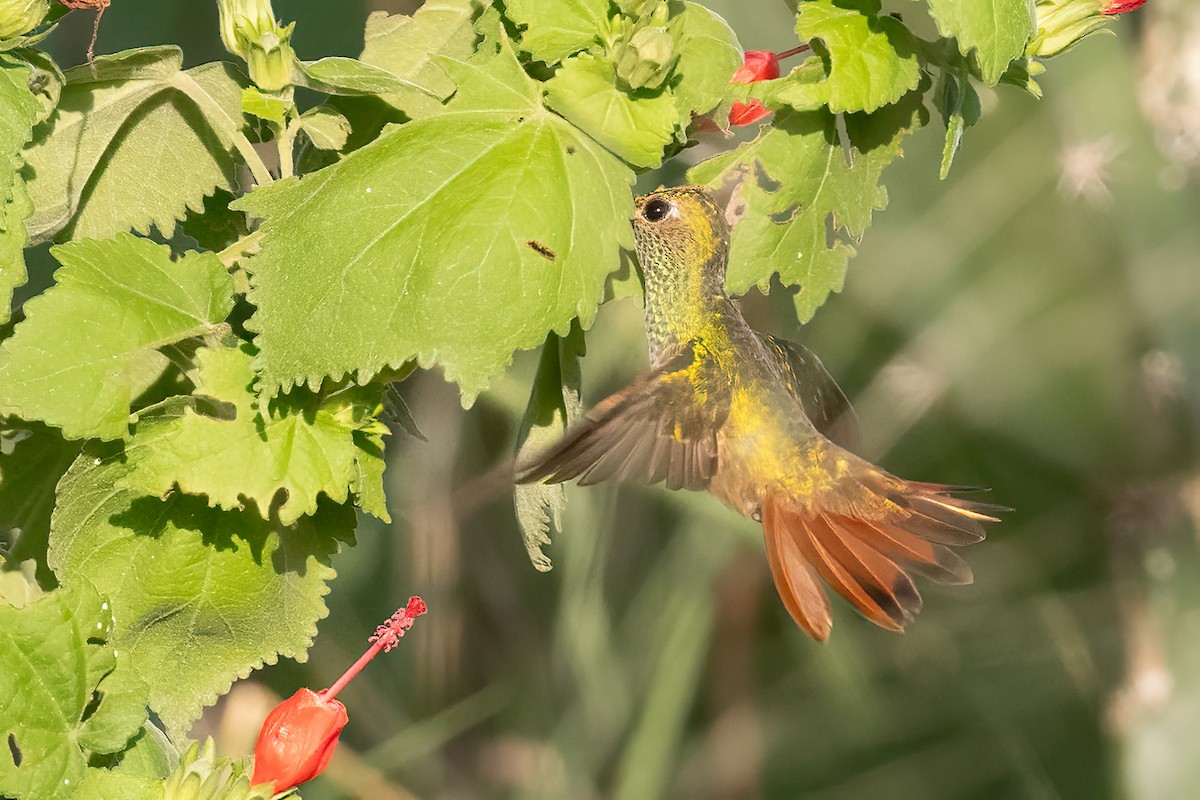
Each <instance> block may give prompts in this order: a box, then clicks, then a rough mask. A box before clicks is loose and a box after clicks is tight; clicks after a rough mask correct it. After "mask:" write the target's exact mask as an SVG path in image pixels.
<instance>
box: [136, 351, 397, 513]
mask: <svg viewBox="0 0 1200 800" xmlns="http://www.w3.org/2000/svg"><path fill="white" fill-rule="evenodd" d="M252 358H253V356H252V355H251V353H250V348H249V346H248V345H242V346H241V347H240V348H231V347H225V348H215V349H212V348H203V349H201V350H199V351H198V352H197V353H196V365H197V366H196V373H195V376H194V378H193V381H194V383H195V384H196V391H195V394H196V395H197V396H201V397H207V398H211V399H213V400H216V401H218V403H220V404H228V405H229V406H231V407H232V408H233V409H234V411H235V412H236V416H235V417H234V418H233V419H228V418H224V419H222V418H219V417H212V416H205V415H204V414H202V413H199V412H197V411H196V409H195V405H196V404H195V403H188V402H181V401H185V398H175V399H172V400H168V401H167V403H166V404H165V406H164V407H163V408H162V409H159V410H158V411H157V413H154V414H153V415H151V414H147V415H146V416H145V418H144V419H143V420H142V421H141V422H139V424H138V427H137V442H138V443H139V446H140V447H142V448H143V449H142V450H141V451H140V453H139V456H138V458H137V459H136V460H135V461H133V462H132V470H131V471H130V473H129V475H128V476H126V478H125V479H124V483H123V484H122V486H124V487H127V488H132V489H137V490H138V491H140V492H142V493H144V494H152V495H165V494H166V493H167V492H168V491H170V489H171V488H172V487H173V486H178V487H179V489H180V491H183V492H187V493H188V494H200V495H206V496H207V497H208V502H209V504H210V505H215V506H218V507H220V508H226V509H236V508H241V507H243V506H244V504H245V503H244V500H245V499H248V500H253V501H254V503H255V504H256V506H257V509H258V511H259V513H260V514H261V515H262V516H263V517H264V518H269V517H270V515H271V513H272V512H274V513H277V514H278V517H279V521H280V522H281V523H283V524H284V525H291V524H292V523H294V522H295V521H296V520H298V519H299V518H300V517H301V516H303V515H305V514H314V513H316V511H317V502H318V497H319V496H320V495H321V494H324V495H325V496H326V497H328V498H330V499H331V500H333V501H335V502H338V503H342V502H345V500H346V499H347V495H348V493H349V490H350V487H351V484H352V483H354V482H355V481H356V480H357V479H358V477H357V476H359V475H360V474H362V473H363V472H364V471H367V472H370V473H371V474H372V475H374V476H375V477H376V478H377V479H378V480H379V482H380V484H379V485H378V486H375V485H372V486H369V487H368V486H361V487H360V488H359V491H360V492H376V493H379V494H381V493H382V491H383V489H382V475H383V465H382V463H379V464H377V465H367V464H366V463H365V462H366V461H368V460H372V459H373V460H376V461H380V462H381V461H382V458H381V456H382V452H381V450H380V449H379V448H378V447H376V446H374V445H370V446H365V447H362V446H360V443H361V444H363V445H366V444H367V443H366V442H361V441H360V436H363V437H365V436H371V435H376V436H378V435H381V434H383V433H386V432H387V428H386V427H385V426H384V425H383V424H382V423H380V422H379V421H378V420H377V419H376V418H375V413H376V412H377V411H378V410H379V409H380V408H381V405H382V404H381V402H380V395H381V393H382V390H381V388H380V387H378V386H367V387H359V386H349V387H346V388H343V389H341V390H340V391H331V392H329V393H328V394H321V395H318V394H314V393H312V392H309V391H307V390H304V389H297V390H295V391H294V392H292V393H291V394H289V395H284V396H281V397H278V398H276V400H275V401H274V402H272V403H270V404H269V407H267V408H265V409H264V408H263V407H262V406H260V407H258V408H255V406H256V403H257V399H258V398H257V396H256V395H255V393H254V391H253V390H252V388H251V384H252V383H253V382H254V372H253V371H252V370H251V368H250V363H251V360H252ZM264 405H265V404H264ZM360 462H361V463H360ZM280 493H282V495H283V496H282V498H281V499H280V502H279V503H278V504H276V502H275V501H276V499H277V498H278V496H279V495H280ZM383 519H384V520H385V521H387V516H386V513H385V514H384V516H383Z"/></svg>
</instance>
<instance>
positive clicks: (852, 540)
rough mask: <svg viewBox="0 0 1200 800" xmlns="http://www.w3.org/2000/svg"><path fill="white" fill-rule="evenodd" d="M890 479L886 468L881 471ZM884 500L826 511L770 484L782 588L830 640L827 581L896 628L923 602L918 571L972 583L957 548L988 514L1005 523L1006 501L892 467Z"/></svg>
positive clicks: (774, 567)
mask: <svg viewBox="0 0 1200 800" xmlns="http://www.w3.org/2000/svg"><path fill="white" fill-rule="evenodd" d="M880 477H881V478H882V477H884V476H880ZM885 480H886V483H887V485H886V486H879V487H877V488H876V489H874V491H873V493H875V492H878V494H875V499H876V500H877V501H878V502H875V503H871V504H869V507H868V508H866V509H863V510H861V514H860V511H859V510H858V509H855V510H850V509H848V508H846V509H839V510H838V511H829V510H823V509H821V508H819V507H813V506H812V504H808V505H806V504H804V503H802V502H799V501H797V500H796V499H795V498H793V497H792V496H790V495H788V494H786V493H782V492H775V493H769V494H767V495H766V496H765V497H764V498H763V502H762V525H763V532H764V534H765V537H766V544H767V558H768V560H769V561H770V564H771V574H772V576H773V577H774V579H775V588H776V590H777V591H778V592H779V596H780V598H781V599H782V600H783V604H784V606H786V607H787V610H788V612H789V613H790V614H791V615H792V618H793V619H795V620H796V623H797V624H798V625H799V626H800V627H801V628H803V629H804V631H805V632H806V633H808V634H809V635H810V636H812V637H813V638H814V639H816V640H818V641H822V642H823V641H825V639H826V638H828V636H829V630H830V628H831V627H832V625H833V620H832V618H831V616H830V612H829V600H828V598H827V597H826V594H825V590H824V588H823V587H822V586H821V581H822V580H823V581H824V582H825V583H827V584H829V585H830V586H831V587H833V589H834V591H836V592H837V593H838V594H840V595H841V596H842V597H844V598H846V599H847V600H849V601H850V602H851V603H852V604H853V605H854V607H855V608H856V609H858V611H859V612H861V613H862V615H863V616H865V617H866V618H867V619H869V620H871V621H872V622H874V623H875V624H876V625H879V626H880V627H882V628H887V629H888V630H893V631H902V630H903V629H904V626H905V624H907V623H908V622H909V621H911V620H912V618H913V616H914V615H916V613H917V612H918V611H920V610H921V594H920V593H919V592H918V591H917V587H916V585H915V584H914V583H913V580H912V578H911V577H910V575H909V573H910V572H911V573H916V574H919V575H924V576H925V577H928V578H931V579H933V580H935V581H938V582H941V583H949V584H966V583H970V582H971V581H972V579H973V576H972V574H971V568H970V567H968V566H967V564H966V562H965V561H963V560H962V559H961V558H959V557H958V556H957V555H956V554H955V553H954V552H953V551H951V550H950V548H951V547H958V546H961V545H967V544H973V543H974V542H978V541H980V540H982V539H983V538H984V531H983V523H985V522H998V521H999V520H998V519H997V518H996V517H994V516H992V514H994V513H996V512H998V511H1003V510H1005V509H1003V508H1002V507H1000V506H994V505H990V504H986V503H978V502H974V501H970V500H964V499H962V498H960V497H956V496H955V495H954V494H953V492H955V491H963V490H962V489H960V488H958V487H952V486H943V485H941V484H936V483H917V482H905V481H900V480H899V479H895V478H892V477H891V476H886V479H885Z"/></svg>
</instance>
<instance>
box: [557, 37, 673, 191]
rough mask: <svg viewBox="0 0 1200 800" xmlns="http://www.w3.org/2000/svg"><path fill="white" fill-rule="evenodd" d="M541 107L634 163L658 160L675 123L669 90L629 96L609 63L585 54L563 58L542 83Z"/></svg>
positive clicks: (649, 163)
mask: <svg viewBox="0 0 1200 800" xmlns="http://www.w3.org/2000/svg"><path fill="white" fill-rule="evenodd" d="M546 105H548V106H549V107H550V108H552V109H554V110H555V111H557V112H558V113H559V114H561V115H562V116H564V117H566V118H567V119H568V120H570V121H571V122H572V123H573V124H574V125H575V127H577V128H579V129H580V130H582V131H584V132H585V133H587V135H588V136H591V137H592V138H593V139H595V140H596V141H598V142H599V143H600V144H602V145H604V146H605V147H607V148H608V149H609V150H610V151H612V152H613V153H616V154H617V155H618V156H620V157H621V158H623V159H625V160H626V161H628V162H629V163H630V164H633V165H635V166H639V167H656V166H658V165H659V164H661V163H662V157H663V148H664V147H666V146H667V145H668V144H670V143H671V142H672V141H674V139H675V128H676V126H677V125H678V123H679V111H678V110H677V109H676V107H675V100H674V98H673V97H672V95H671V92H670V90H663V91H660V92H657V93H653V92H638V93H637V94H636V95H630V94H628V93H626V92H624V91H623V90H622V89H621V88H620V87H619V86H618V85H617V74H616V71H615V70H614V69H613V65H612V62H610V61H608V60H607V59H604V58H600V57H599V56H594V55H591V54H590V53H581V54H580V55H577V56H572V57H571V58H568V59H567V60H566V61H564V62H563V63H562V66H561V67H559V69H558V71H557V72H556V73H554V77H553V78H551V79H550V80H548V81H546Z"/></svg>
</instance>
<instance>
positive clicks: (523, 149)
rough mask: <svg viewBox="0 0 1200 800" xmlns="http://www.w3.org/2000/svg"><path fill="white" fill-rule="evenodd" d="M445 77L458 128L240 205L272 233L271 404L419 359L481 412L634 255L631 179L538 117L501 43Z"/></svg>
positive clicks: (350, 159)
mask: <svg viewBox="0 0 1200 800" xmlns="http://www.w3.org/2000/svg"><path fill="white" fill-rule="evenodd" d="M442 63H443V64H445V65H446V67H447V68H448V69H449V70H450V71H451V73H452V76H453V77H454V78H455V80H456V82H457V83H458V84H459V86H460V89H459V91H458V93H457V94H456V95H455V96H454V98H453V100H452V101H451V103H450V104H449V106H448V108H447V111H446V113H444V114H441V115H439V116H436V117H431V118H428V119H424V120H418V121H416V122H411V123H408V124H406V125H402V126H400V127H399V128H396V129H393V130H392V131H390V132H387V133H385V134H384V135H383V136H381V137H380V138H379V139H377V140H376V141H375V142H373V143H372V144H370V145H368V146H366V147H364V148H362V149H361V150H357V151H355V152H354V153H352V154H351V155H349V156H347V157H346V158H345V159H344V160H342V161H341V162H339V163H338V164H336V165H334V166H332V167H327V168H326V169H323V170H321V171H319V172H317V173H314V174H312V175H309V176H307V177H305V178H304V179H303V180H300V181H286V182H280V183H277V184H275V185H273V186H271V187H268V188H267V189H265V190H264V189H260V190H258V191H255V192H254V193H252V194H251V195H249V196H247V197H246V198H243V199H242V200H240V201H239V202H238V204H237V207H238V208H242V209H245V210H247V211H249V212H250V213H251V214H253V215H255V216H258V217H260V218H261V219H262V220H263V225H262V227H261V229H260V230H261V231H262V232H263V233H264V238H263V241H262V248H261V252H260V253H259V254H258V255H257V256H255V257H253V258H252V259H250V260H249V261H248V262H247V266H248V268H249V270H250V272H251V273H252V280H251V284H252V289H251V293H250V295H251V302H253V303H254V305H255V306H256V307H257V309H258V311H257V313H256V314H255V316H254V317H253V318H252V319H251V321H250V323H249V325H250V327H251V328H252V329H253V330H255V331H257V333H258V335H257V337H256V339H255V343H256V345H257V346H258V348H259V351H260V355H259V362H258V366H259V368H260V374H261V378H262V381H263V385H264V387H265V388H266V389H267V391H268V392H273V391H276V390H278V389H280V388H282V389H285V390H286V389H287V388H290V387H291V386H292V385H294V384H296V383H298V382H299V383H308V384H309V385H310V386H317V385H319V383H320V382H321V381H322V380H323V379H324V378H325V377H332V378H334V379H335V380H337V379H341V377H342V376H344V375H346V374H347V373H350V372H355V373H356V374H357V376H358V379H359V380H360V381H362V380H365V379H366V378H368V377H370V376H371V375H373V374H375V373H377V372H379V371H380V370H382V369H384V368H385V367H387V366H389V365H390V366H393V367H395V366H399V365H400V364H403V363H404V362H405V361H408V360H410V359H417V360H418V362H419V363H420V364H421V365H422V366H426V367H428V366H430V365H432V364H433V363H435V362H436V363H440V364H441V365H442V366H443V368H444V370H445V373H446V376H447V378H448V379H450V380H453V381H457V382H458V383H459V385H460V387H461V389H462V393H463V397H464V398H465V400H466V401H467V402H469V401H470V400H471V399H473V398H474V396H475V395H476V394H477V393H478V392H479V391H480V390H482V389H483V387H484V386H485V385H486V384H487V381H488V379H489V378H490V377H491V376H493V375H495V374H496V373H497V372H499V371H500V370H502V369H503V368H504V366H505V365H506V364H507V363H508V362H509V360H510V358H511V354H512V352H513V351H514V350H517V349H523V348H528V347H533V346H536V345H537V344H539V343H540V342H541V341H542V340H543V339H544V338H545V336H546V333H547V332H548V331H550V330H556V331H562V332H565V331H566V330H567V329H568V327H569V325H570V323H571V320H572V319H573V318H575V317H579V318H580V319H581V320H582V321H583V323H584V325H585V326H586V325H589V324H590V323H591V320H592V319H593V317H594V315H595V309H596V306H597V304H598V303H599V302H600V300H601V299H602V297H603V292H604V282H605V278H606V276H607V275H608V274H609V273H610V272H612V271H613V270H615V269H616V268H617V267H618V266H619V264H620V253H621V251H622V250H623V249H625V250H627V249H629V248H630V246H631V244H632V242H631V235H630V229H629V223H628V220H629V218H630V216H631V214H632V212H633V208H632V198H631V196H630V190H629V187H630V184H631V182H632V178H633V173H632V172H631V171H630V170H629V169H628V168H626V167H624V166H623V165H622V164H621V163H620V162H619V161H618V160H617V159H616V158H615V157H613V156H612V155H611V154H609V153H608V152H607V151H606V150H604V149H603V148H601V147H600V146H599V145H597V144H596V143H595V142H594V141H592V140H591V139H590V138H588V137H586V136H585V135H583V134H582V133H581V132H580V131H579V130H578V129H576V128H575V127H574V126H572V125H571V124H569V123H567V122H566V121H564V120H563V119H562V118H560V117H558V116H557V115H555V114H552V113H550V112H549V111H547V110H546V109H545V108H543V107H542V106H541V104H540V101H539V97H538V95H539V91H538V87H537V85H536V83H534V82H533V81H531V80H530V79H529V78H528V77H526V76H525V73H524V71H523V70H522V69H521V67H520V64H519V63H517V61H516V58H515V56H514V54H513V53H512V51H511V49H510V48H509V47H508V46H507V44H506V43H504V44H503V45H502V48H501V50H500V52H499V53H486V52H481V53H480V54H479V55H478V56H476V57H475V58H473V60H472V61H471V62H470V63H463V62H453V61H449V60H443V62H442ZM497 107H499V110H495V109H497ZM480 109H484V110H480ZM317 319H319V320H321V324H320V325H319V326H316V325H313V324H312V320H317Z"/></svg>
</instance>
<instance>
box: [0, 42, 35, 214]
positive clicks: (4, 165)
mask: <svg viewBox="0 0 1200 800" xmlns="http://www.w3.org/2000/svg"><path fill="white" fill-rule="evenodd" d="M33 74H34V72H33V68H32V67H30V66H29V64H27V63H26V62H25V61H23V60H22V59H20V58H17V57H16V56H13V55H9V54H7V53H5V54H0V108H2V109H4V113H3V114H0V206H5V205H7V204H8V202H9V200H10V199H11V197H12V187H13V184H14V183H16V182H17V180H18V179H17V171H18V170H19V169H20V168H21V164H22V158H21V149H22V148H23V147H24V146H25V143H26V142H28V141H29V137H30V135H31V134H32V132H33V126H34V123H36V122H37V118H38V111H39V110H40V106H39V104H38V101H37V98H36V97H35V96H34V94H33V92H31V91H30V90H29V82H30V81H31V80H32V79H33ZM10 224H11V220H9V219H7V218H5V219H4V220H0V231H7V230H8V229H9V226H10Z"/></svg>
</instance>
